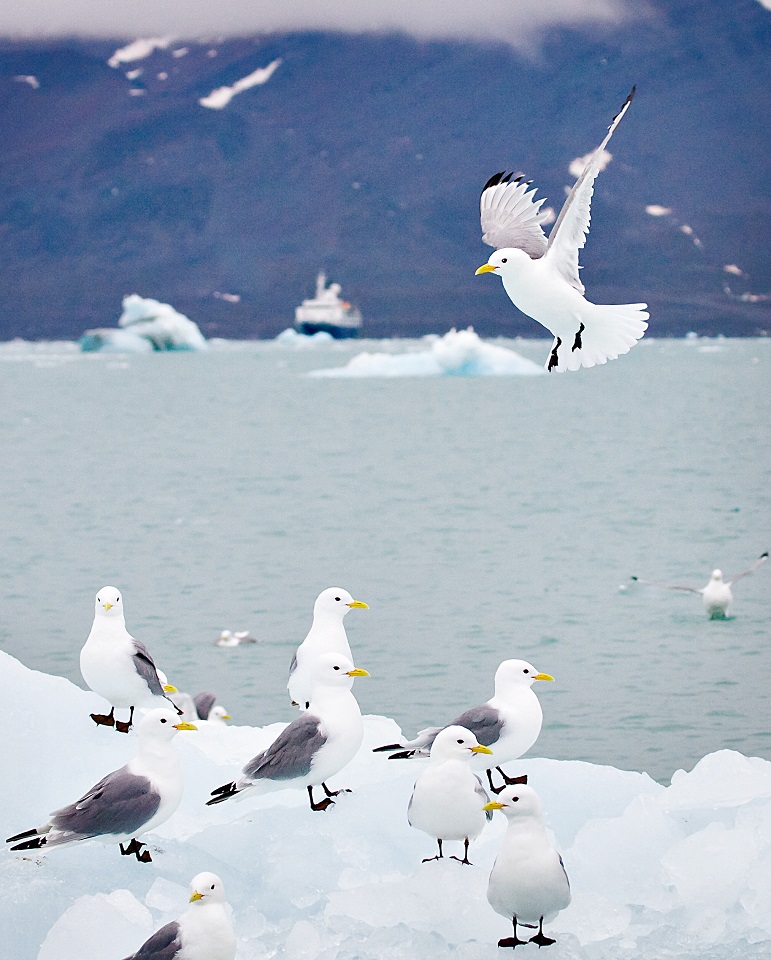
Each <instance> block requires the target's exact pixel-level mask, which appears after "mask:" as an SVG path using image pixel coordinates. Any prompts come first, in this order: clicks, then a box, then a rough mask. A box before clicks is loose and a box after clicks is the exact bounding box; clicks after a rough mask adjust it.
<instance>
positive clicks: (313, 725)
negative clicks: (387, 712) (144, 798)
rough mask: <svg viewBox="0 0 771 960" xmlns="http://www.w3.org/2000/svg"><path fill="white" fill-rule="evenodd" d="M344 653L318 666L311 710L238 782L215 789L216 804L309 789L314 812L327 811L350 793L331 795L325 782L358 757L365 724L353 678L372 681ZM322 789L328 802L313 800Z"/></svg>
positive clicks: (253, 762) (247, 768)
mask: <svg viewBox="0 0 771 960" xmlns="http://www.w3.org/2000/svg"><path fill="white" fill-rule="evenodd" d="M368 676H369V674H368V673H367V671H366V670H359V669H357V668H354V666H353V664H352V663H351V661H350V660H349V659H348V658H347V657H344V656H343V655H342V654H339V653H325V654H323V655H322V656H321V657H320V658H319V660H318V662H317V664H316V680H315V683H314V685H313V689H312V695H311V701H310V705H309V707H308V709H307V710H306V711H305V713H303V714H302V715H301V716H299V717H298V718H297V719H296V720H293V721H292V722H291V723H290V724H289V726H287V727H285V728H284V729H283V730H282V732H281V733H280V734H279V735H278V737H276V739H275V740H274V741H273V743H272V744H271V745H270V746H269V747H268V748H267V750H263V751H262V753H259V754H258V755H257V756H256V757H254V758H253V759H252V760H250V761H249V763H247V764H246V766H245V767H244V768H243V770H242V772H241V776H240V777H239V779H238V780H234V781H232V782H231V783H225V784H223V785H222V786H221V787H217V789H216V790H212V794H211V795H212V799H211V800H209V801H207V806H210V805H211V804H213V803H222V801H223V800H229V799H230V797H234V796H235V795H236V794H240V793H245V792H246V791H247V790H251V791H254V792H256V793H258V794H262V793H267V792H270V791H272V790H283V789H285V788H287V787H305V788H306V789H307V791H308V797H309V798H310V804H311V810H326V809H327V807H328V806H330V804H332V803H334V800H333V799H332V798H333V797H336V796H337V795H338V794H340V793H350V791H349V790H330V789H329V787H328V786H327V784H326V781H327V780H328V779H329V778H330V777H332V776H334V775H335V774H336V773H339V772H340V771H341V770H342V769H343V767H345V766H347V764H348V763H350V761H351V760H353V758H354V757H355V756H356V753H357V751H358V749H359V747H360V746H361V741H362V738H363V736H364V723H363V721H362V719H361V711H360V710H359V705H358V703H357V702H356V698H355V697H354V695H353V693H352V692H351V687H352V686H353V679H354V677H368ZM315 786H321V787H322V789H323V790H324V793H325V794H326V797H325V798H324V799H323V800H320V801H319V802H316V801H315V800H314V799H313V788H314V787H315Z"/></svg>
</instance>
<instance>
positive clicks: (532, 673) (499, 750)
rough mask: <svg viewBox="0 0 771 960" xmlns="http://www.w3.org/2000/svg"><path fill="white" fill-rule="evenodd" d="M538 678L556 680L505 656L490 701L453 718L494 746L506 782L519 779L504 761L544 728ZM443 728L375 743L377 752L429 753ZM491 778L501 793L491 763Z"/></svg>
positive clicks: (403, 757)
mask: <svg viewBox="0 0 771 960" xmlns="http://www.w3.org/2000/svg"><path fill="white" fill-rule="evenodd" d="M535 680H554V677H552V676H551V675H550V674H548V673H539V672H538V671H537V670H536V668H535V667H534V666H533V665H532V663H528V662H527V661H526V660H504V661H503V663H502V664H501V665H500V666H499V667H498V669H497V670H496V671H495V693H494V695H493V696H492V697H491V698H490V699H489V700H488V701H487V703H483V704H482V705H481V706H479V707H472V708H471V709H470V710H466V712H465V713H462V714H461V715H460V716H459V717H456V718H455V720H453V721H452V723H453V724H455V725H457V726H459V727H466V728H467V729H468V730H470V731H471V732H472V733H473V734H474V736H475V737H476V738H477V740H478V741H479V743H482V744H484V745H485V746H486V747H491V748H492V752H493V753H494V754H495V760H496V763H497V766H496V768H495V769H496V770H497V771H498V773H500V775H501V776H502V777H503V780H504V783H518V782H519V780H518V779H517V778H514V779H512V778H511V777H508V776H506V774H505V773H504V772H503V770H502V769H501V766H500V765H501V764H502V763H507V762H508V761H509V760H517V759H519V757H521V756H522V754H523V753H525V752H526V751H527V750H529V749H530V747H532V745H533V744H534V743H535V741H536V740H537V739H538V735H539V733H540V732H541V724H542V723H543V711H542V710H541V704H540V703H539V702H538V697H537V696H536V695H535V693H533V690H532V686H533V682H534V681H535ZM442 729H444V728H443V727H427V728H426V729H425V730H421V731H420V733H419V734H418V735H417V737H415V739H414V740H406V741H404V742H403V743H389V744H386V745H385V746H382V747H375V750H374V752H375V753H379V752H381V751H392V750H396V751H397V752H396V753H392V755H391V756H390V757H389V758H388V759H389V760H408V759H411V758H412V757H426V756H428V753H429V750H430V749H431V745H432V744H433V742H434V740H435V739H436V735H437V734H438V733H439V731H440V730H442ZM487 782H488V783H489V784H490V789H491V790H492V791H493V793H500V791H501V787H496V786H494V785H493V777H492V770H491V769H490V768H489V767H488V768H487Z"/></svg>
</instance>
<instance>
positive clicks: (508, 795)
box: [484, 783, 543, 820]
mask: <svg viewBox="0 0 771 960" xmlns="http://www.w3.org/2000/svg"><path fill="white" fill-rule="evenodd" d="M484 809H485V810H500V811H501V812H502V813H503V814H504V816H505V817H506V818H507V819H508V820H516V819H518V818H521V817H536V818H537V819H539V820H541V819H543V810H542V807H541V800H540V798H539V796H538V794H537V793H536V792H535V790H533V788H532V787H528V786H527V784H525V783H513V784H511V785H510V786H507V787H504V788H503V790H501V792H500V793H499V794H498V796H497V798H496V799H495V800H491V801H490V802H489V803H486V804H485V806H484Z"/></svg>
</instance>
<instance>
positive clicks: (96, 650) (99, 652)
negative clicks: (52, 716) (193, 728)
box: [80, 587, 182, 733]
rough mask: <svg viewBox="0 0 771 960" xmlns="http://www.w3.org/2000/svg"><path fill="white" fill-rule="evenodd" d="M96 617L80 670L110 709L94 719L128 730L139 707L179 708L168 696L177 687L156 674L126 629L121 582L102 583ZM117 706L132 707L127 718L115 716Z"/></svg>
mask: <svg viewBox="0 0 771 960" xmlns="http://www.w3.org/2000/svg"><path fill="white" fill-rule="evenodd" d="M94 610H95V612H94V623H93V625H92V627H91V632H90V633H89V635H88V639H87V640H86V642H85V645H84V646H83V649H82V650H81V651H80V672H81V673H82V674H83V679H84V680H85V681H86V683H87V684H88V686H89V687H90V688H91V689H92V690H93V691H94V693H98V694H99V695H100V696H101V697H104V698H105V700H107V701H108V702H109V703H110V704H111V709H110V712H109V713H108V714H102V713H92V714H91V719H92V720H93V721H94V723H96V724H102V725H104V726H107V727H113V726H114V727H115V729H116V730H118V731H120V732H121V733H128V732H129V730H130V729H131V727H132V725H133V722H134V708H135V707H159V706H161V703H162V702H163V701H165V702H166V705H167V706H168V705H169V704H171V706H172V707H174V709H175V710H177V712H178V713H180V714H181V712H182V711H181V710H180V709H179V708H178V707H177V706H176V704H174V703H172V701H171V699H170V698H169V697H167V696H166V691H168V692H170V693H176V688H174V687H171V686H169V685H167V684H166V681H165V676H164V679H163V680H161V678H160V677H159V675H158V670H157V668H156V666H155V663H154V661H153V658H152V657H151V656H150V653H149V651H148V649H147V647H146V646H145V645H144V644H143V643H141V642H140V641H139V640H135V639H134V637H132V636H131V634H130V633H129V632H128V630H127V629H126V620H125V618H124V616H123V597H122V596H121V593H120V590H118V589H117V587H102V589H101V590H100V591H99V593H97V595H96V601H95V604H94ZM116 707H130V708H131V713H130V714H129V719H128V721H121V720H117V721H116V719H115V708H116Z"/></svg>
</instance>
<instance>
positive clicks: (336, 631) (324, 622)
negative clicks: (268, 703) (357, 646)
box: [287, 587, 368, 709]
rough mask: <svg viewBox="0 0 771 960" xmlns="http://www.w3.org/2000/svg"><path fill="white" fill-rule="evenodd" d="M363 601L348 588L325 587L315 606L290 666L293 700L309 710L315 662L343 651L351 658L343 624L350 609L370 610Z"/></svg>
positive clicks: (290, 692)
mask: <svg viewBox="0 0 771 960" xmlns="http://www.w3.org/2000/svg"><path fill="white" fill-rule="evenodd" d="M367 609H368V607H367V604H366V603H364V602H363V601H362V600H354V599H353V597H352V596H351V595H350V593H348V591H347V590H342V589H341V588H340V587H329V588H328V589H326V590H322V591H321V593H320V594H319V595H318V597H317V598H316V602H315V603H314V605H313V623H312V624H311V628H310V630H309V631H308V634H307V636H306V637H305V639H304V640H303V642H302V643H301V644H300V646H299V647H298V648H297V651H296V652H295V655H294V657H293V658H292V663H291V665H290V667H289V682H288V683H287V689H288V690H289V695H290V697H291V698H292V703H293V704H296V705H299V706H300V707H303V708H305V709H307V707H308V704H309V702H310V699H311V687H312V685H313V678H314V670H315V665H316V662H317V660H318V659H319V657H320V656H321V655H322V654H324V653H330V652H334V653H341V654H343V656H345V657H347V658H348V659H349V660H351V661H352V660H353V657H352V656H351V648H350V646H349V644H348V637H347V635H346V632H345V627H344V626H343V618H344V617H345V615H346V614H347V613H348V612H349V611H350V610H367Z"/></svg>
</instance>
